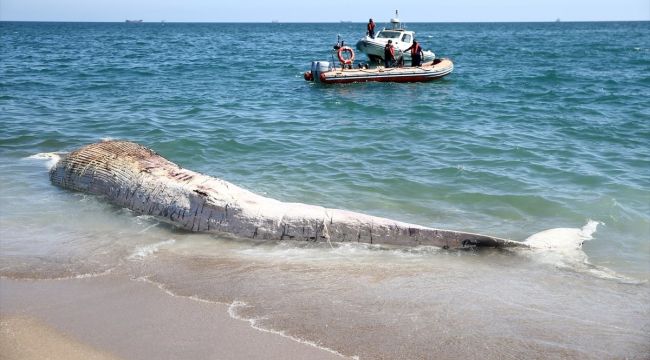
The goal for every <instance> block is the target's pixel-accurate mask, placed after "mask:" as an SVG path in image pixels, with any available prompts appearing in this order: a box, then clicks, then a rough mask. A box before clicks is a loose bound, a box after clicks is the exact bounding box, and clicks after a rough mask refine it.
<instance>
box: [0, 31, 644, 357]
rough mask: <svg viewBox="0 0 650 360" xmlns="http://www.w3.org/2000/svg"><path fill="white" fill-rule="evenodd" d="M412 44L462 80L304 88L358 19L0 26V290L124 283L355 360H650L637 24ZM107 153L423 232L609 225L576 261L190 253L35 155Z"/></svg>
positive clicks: (518, 234)
mask: <svg viewBox="0 0 650 360" xmlns="http://www.w3.org/2000/svg"><path fill="white" fill-rule="evenodd" d="M411 28H412V29H414V30H416V31H417V33H418V37H419V38H420V42H421V43H423V44H424V47H425V48H432V49H433V50H434V51H435V52H436V53H437V54H438V56H446V57H450V58H452V60H453V61H454V62H455V65H456V69H455V71H454V73H453V74H452V75H450V76H449V77H447V78H445V79H443V80H441V81H437V82H433V83H427V84H357V85H346V86H336V87H334V86H332V87H325V86H318V85H314V84H310V83H306V82H304V80H302V72H303V71H305V70H306V69H307V68H308V67H309V63H310V61H312V60H325V59H328V58H329V56H330V55H329V53H328V49H329V47H330V46H331V45H332V43H333V42H334V41H335V40H336V39H335V36H336V34H337V33H338V34H342V36H343V37H344V38H345V39H346V40H347V41H348V43H353V42H354V41H356V39H357V37H359V36H360V34H361V31H362V30H363V25H360V24H169V23H165V24H164V25H163V24H68V23H0V35H1V37H2V39H1V40H2V44H3V51H1V52H0V124H1V125H2V132H1V133H0V184H2V186H0V195H1V196H2V202H1V204H0V215H1V219H0V234H2V235H1V237H0V238H1V242H0V246H1V248H0V250H1V251H0V259H1V261H0V264H1V265H0V274H1V275H3V276H9V277H17V278H62V277H74V276H91V275H101V274H105V273H107V272H120V273H122V272H123V273H126V274H128V275H129V276H132V277H133V278H136V279H147V280H149V281H152V282H155V283H157V284H160V286H161V287H163V288H165V289H167V290H168V291H170V292H171V293H173V294H176V295H179V296H180V295H183V296H195V297H197V298H200V299H204V300H209V301H218V302H224V303H228V304H234V305H233V306H232V308H231V310H232V313H233V316H237V317H241V318H245V319H251V321H252V322H254V323H255V326H259V327H261V328H264V329H273V330H274V331H280V332H284V333H286V334H287V335H290V336H294V337H296V338H299V339H304V340H307V341H311V342H314V343H318V344H321V345H322V346H324V347H327V348H330V349H333V350H335V351H338V352H340V353H342V354H345V355H348V356H353V355H358V356H360V357H361V358H397V357H402V358H430V357H432V356H435V357H456V358H459V357H460V358H462V357H465V358H478V357H480V358H494V359H497V358H498V359H502V358H522V357H551V358H623V357H626V356H627V357H631V358H635V357H636V358H643V356H644V354H646V355H647V354H648V353H649V352H650V348H649V347H648V345H647V344H648V343H650V341H649V340H650V339H649V337H648V333H650V331H649V330H650V315H649V311H650V305H649V301H648V299H649V298H650V286H649V285H648V283H647V280H649V279H650V216H649V215H648V214H650V160H649V159H650V147H648V145H647V144H648V143H650V121H648V120H650V111H649V108H648V105H647V98H649V97H650V77H648V74H650V31H649V30H650V24H649V23H647V22H639V23H560V24H412V25H411ZM361 58H363V57H362V56H361ZM103 138H115V139H126V140H132V141H137V142H140V143H142V144H144V145H146V146H149V147H151V148H153V149H154V150H156V151H157V152H159V153H161V154H162V155H163V156H165V157H167V158H168V159H170V160H172V161H174V162H176V163H178V164H180V165H182V166H184V167H187V168H189V169H192V170H196V171H200V172H203V173H206V174H210V175H213V176H217V177H220V178H223V179H226V180H228V181H231V182H233V183H236V184H238V185H240V186H243V187H245V188H247V189H250V190H252V191H255V192H258V193H261V194H264V195H265V196H269V197H273V198H277V199H280V200H283V201H297V202H304V203H312V204H319V205H323V206H328V207H335V208H344V209H350V210H355V211H361V212H366V213H370V214H373V215H379V216H385V217H390V218H395V219H399V220H403V221H408V222H413V223H418V224H422V225H426V226H433V227H440V228H447V229H457V230H464V231H471V232H479V233H486V234H490V235H494V236H499V237H504V238H510V239H514V240H524V239H525V238H527V237H529V236H530V235H532V234H534V233H537V232H540V231H543V230H546V229H552V228H580V227H582V226H584V225H585V224H586V223H587V222H588V220H590V219H591V220H594V221H598V222H600V223H601V225H599V226H598V229H597V231H596V232H595V233H594V234H593V239H592V240H590V241H587V242H585V245H584V255H585V256H586V257H587V259H588V263H586V264H585V263H584V262H582V261H576V260H575V259H570V260H567V259H565V258H562V257H557V256H556V254H548V253H533V252H527V251H524V252H515V253H513V252H502V251H485V252H479V253H477V252H455V251H442V250H439V249H435V248H416V249H399V248H388V247H382V246H367V245H349V244H346V245H339V244H335V243H333V244H309V243H295V242H273V243H259V242H252V241H247V240H241V239H232V238H228V237H224V236H215V235H205V234H189V233H186V232H183V231H178V230H176V229H174V228H173V227H171V226H169V225H166V224H162V223H159V222H158V221H157V220H156V219H154V218H150V217H142V216H137V214H133V213H131V212H130V211H128V210H125V209H119V208H116V207H113V206H111V205H109V204H106V203H104V202H102V201H101V200H100V199H97V198H95V197H92V196H86V195H82V194H76V193H71V192H68V191H65V190H61V189H58V188H55V187H53V186H52V185H51V184H50V183H49V181H48V178H47V160H46V159H42V158H41V159H39V158H29V157H30V156H33V155H35V154H41V153H51V152H58V151H69V150H72V149H74V148H76V147H79V146H81V145H84V144H86V143H89V142H94V141H99V140H100V139H103Z"/></svg>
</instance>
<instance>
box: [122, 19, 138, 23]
mask: <svg viewBox="0 0 650 360" xmlns="http://www.w3.org/2000/svg"><path fill="white" fill-rule="evenodd" d="M125 22H128V23H141V22H142V19H139V20H128V19H127V20H125Z"/></svg>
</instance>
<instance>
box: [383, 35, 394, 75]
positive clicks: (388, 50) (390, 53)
mask: <svg viewBox="0 0 650 360" xmlns="http://www.w3.org/2000/svg"><path fill="white" fill-rule="evenodd" d="M394 64H395V48H394V47H393V40H388V44H386V46H384V67H387V68H389V67H392V66H393V65H394Z"/></svg>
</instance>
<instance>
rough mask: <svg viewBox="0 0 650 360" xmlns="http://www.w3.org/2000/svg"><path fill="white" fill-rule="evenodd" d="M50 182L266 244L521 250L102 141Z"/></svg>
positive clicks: (58, 167)
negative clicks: (294, 196)
mask: <svg viewBox="0 0 650 360" xmlns="http://www.w3.org/2000/svg"><path fill="white" fill-rule="evenodd" d="M50 180H51V181H52V183H53V184H55V185H57V186H60V187H63V188H66V189H71V190H76V191H81V192H84V193H89V194H95V195H100V196H102V197H104V198H106V199H107V200H108V201H110V202H111V203H113V204H116V205H118V206H122V207H126V208H129V209H131V210H133V211H135V212H137V213H140V214H146V215H153V216H156V217H159V218H161V219H163V220H165V221H167V222H170V223H172V224H174V225H176V226H178V227H180V228H183V229H187V230H189V231H202V232H217V233H218V232H225V233H231V234H234V235H236V236H239V237H245V238H252V239H268V240H288V239H293V240H301V241H335V242H364V243H371V244H390V245H399V246H418V245H431V246H438V247H442V248H473V247H526V245H525V244H523V243H520V242H517V241H512V240H506V239H500V238H495V237H491V236H486V235H480V234H472V233H465V232H458V231H450V230H441V229H434V228H428V227H424V226H420V225H414V224H408V223H404V222H400V221H394V220H390V219H386V218H381V217H376V216H370V215H366V214H361V213H356V212H352V211H346V210H339V209H328V208H325V207H322V206H314V205H307V204H301V203H287V202H282V201H278V200H275V199H271V198H267V197H263V196H260V195H257V194H255V193H252V192H250V191H248V190H245V189H242V188H241V187H238V186H236V185H234V184H231V183H229V182H227V181H224V180H221V179H218V178H214V177H210V176H207V175H203V174H200V173H197V172H194V171H191V170H187V169H183V168H181V167H180V166H178V165H176V164H174V163H173V162H170V161H168V160H167V159H165V158H163V157H162V156H160V155H158V154H157V153H156V152H154V151H153V150H150V149H148V148H146V147H144V146H142V145H139V144H136V143H133V142H127V141H104V142H100V143H95V144H90V145H86V146H84V147H81V148H80V149H78V150H75V151H73V152H70V153H68V154H67V155H65V156H63V157H62V158H61V159H60V160H59V161H58V162H57V163H56V164H55V165H54V166H53V167H52V169H51V170H50Z"/></svg>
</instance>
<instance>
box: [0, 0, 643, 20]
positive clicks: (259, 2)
mask: <svg viewBox="0 0 650 360" xmlns="http://www.w3.org/2000/svg"><path fill="white" fill-rule="evenodd" d="M397 4H398V3H397V2H396V1H394V0H393V1H388V0H351V1H314V0H275V1H273V0H266V1H264V0H225V1H224V0H0V20H1V21H124V20H126V19H142V20H144V21H152V22H158V21H162V20H165V21H168V22H270V21H279V22H339V21H353V22H367V21H368V18H370V17H372V18H374V19H375V21H376V22H379V23H385V22H387V21H388V20H389V19H390V18H391V17H392V16H393V15H394V12H395V9H396V5H397ZM398 8H399V10H400V19H401V20H402V21H403V22H405V23H409V22H475V21H481V22H485V21H487V22H492V21H494V22H498V21H555V20H556V19H561V20H562V21H618V20H644V21H648V20H650V0H484V1H482V0H452V1H444V0H423V1H420V0H411V1H405V2H404V3H403V4H402V5H401V6H399V5H398Z"/></svg>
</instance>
